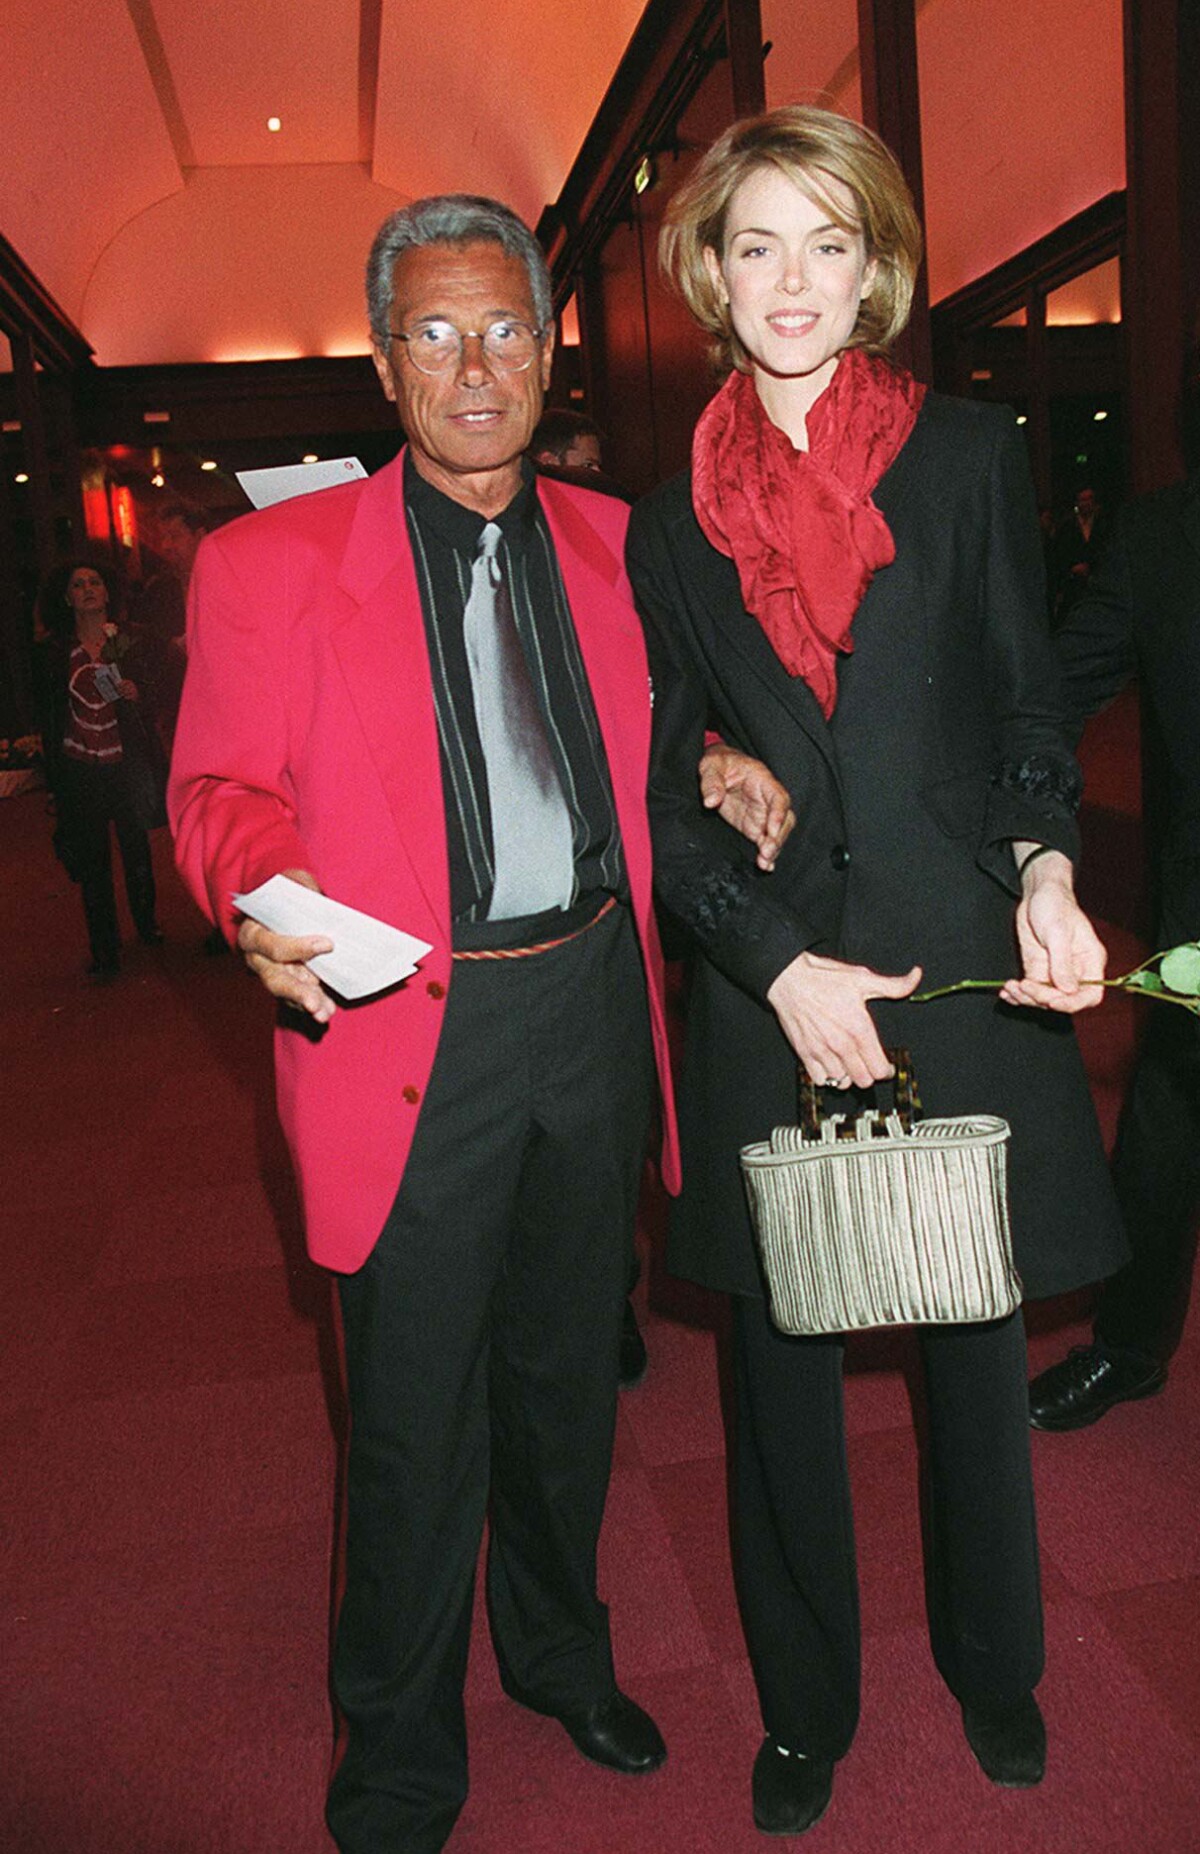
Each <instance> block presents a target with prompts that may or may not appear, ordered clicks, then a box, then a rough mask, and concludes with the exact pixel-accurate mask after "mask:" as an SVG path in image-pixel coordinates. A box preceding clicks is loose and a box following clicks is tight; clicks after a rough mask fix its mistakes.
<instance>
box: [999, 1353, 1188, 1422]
mask: <svg viewBox="0 0 1200 1854" xmlns="http://www.w3.org/2000/svg"><path fill="white" fill-rule="evenodd" d="M1166 1381H1167V1368H1166V1366H1165V1365H1160V1364H1159V1363H1158V1362H1157V1360H1155V1359H1152V1358H1145V1357H1140V1356H1139V1355H1138V1354H1137V1353H1135V1352H1110V1351H1108V1350H1107V1349H1106V1348H1105V1347H1104V1346H1103V1345H1100V1344H1096V1343H1094V1344H1092V1345H1076V1346H1072V1347H1071V1350H1070V1351H1069V1352H1068V1353H1067V1356H1066V1357H1065V1358H1064V1359H1063V1360H1062V1362H1061V1364H1058V1365H1051V1366H1050V1368H1049V1370H1048V1371H1043V1372H1041V1373H1040V1374H1039V1376H1038V1377H1036V1378H1034V1380H1033V1382H1032V1384H1031V1385H1030V1386H1029V1421H1030V1423H1031V1425H1032V1426H1033V1428H1034V1429H1050V1430H1058V1429H1086V1428H1087V1426H1088V1424H1089V1423H1095V1422H1098V1421H1099V1419H1100V1418H1101V1417H1102V1416H1103V1415H1104V1414H1105V1413H1106V1411H1108V1410H1111V1409H1112V1407H1113V1405H1114V1404H1117V1403H1130V1402H1132V1401H1133V1400H1134V1399H1135V1398H1138V1397H1153V1396H1154V1395H1155V1394H1156V1393H1157V1392H1158V1391H1160V1390H1161V1389H1162V1387H1163V1385H1164V1384H1165V1383H1166Z"/></svg>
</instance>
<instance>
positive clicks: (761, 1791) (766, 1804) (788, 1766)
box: [750, 1738, 833, 1835]
mask: <svg viewBox="0 0 1200 1854" xmlns="http://www.w3.org/2000/svg"><path fill="white" fill-rule="evenodd" d="M750 1794H751V1797H752V1799H753V1802H754V1826H755V1828H760V1829H761V1830H762V1832H763V1834H764V1835H802V1834H803V1833H804V1831H805V1829H806V1828H811V1827H812V1825H813V1823H814V1822H819V1821H820V1819H821V1817H822V1816H823V1815H824V1813H825V1811H826V1809H828V1807H829V1798H830V1797H831V1796H832V1795H833V1764H832V1762H831V1761H830V1759H829V1758H824V1757H801V1756H800V1755H799V1754H798V1753H797V1752H795V1751H785V1750H783V1749H782V1747H781V1746H779V1745H777V1744H776V1743H775V1740H774V1739H773V1738H764V1739H763V1741H762V1744H761V1745H760V1747H759V1752H758V1756H757V1757H756V1758H755V1760H754V1775H753V1777H752V1778H751V1780H750Z"/></svg>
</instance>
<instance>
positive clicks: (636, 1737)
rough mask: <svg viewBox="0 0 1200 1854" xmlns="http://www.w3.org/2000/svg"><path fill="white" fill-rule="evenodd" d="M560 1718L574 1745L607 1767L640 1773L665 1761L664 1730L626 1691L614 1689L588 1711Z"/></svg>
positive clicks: (565, 1714) (627, 1774)
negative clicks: (659, 1727)
mask: <svg viewBox="0 0 1200 1854" xmlns="http://www.w3.org/2000/svg"><path fill="white" fill-rule="evenodd" d="M559 1722H560V1724H561V1725H562V1726H563V1728H564V1730H565V1731H566V1733H567V1735H568V1737H569V1738H570V1740H571V1743H572V1744H573V1745H574V1746H575V1749H576V1750H577V1751H582V1753H583V1755H584V1757H586V1758H590V1759H591V1761H592V1763H593V1764H603V1765H604V1767H605V1769H606V1770H619V1771H620V1772H621V1774H622V1775H623V1776H626V1777H640V1776H643V1775H644V1774H645V1773H646V1772H647V1771H651V1770H657V1769H658V1767H659V1765H660V1764H663V1763H665V1762H666V1756H667V1747H666V1745H665V1744H664V1743H663V1741H662V1733H661V1732H660V1731H659V1729H658V1727H657V1725H655V1723H654V1720H653V1719H652V1718H651V1717H650V1714H649V1713H648V1712H643V1711H642V1709H641V1707H640V1706H638V1705H635V1704H634V1702H633V1700H631V1699H629V1698H627V1696H626V1695H625V1694H624V1693H621V1692H617V1691H614V1692H612V1693H610V1694H609V1696H608V1698H607V1699H604V1700H600V1701H599V1702H598V1703H597V1704H596V1705H595V1706H589V1707H588V1708H587V1710H586V1712H569V1713H562V1714H560V1715H559Z"/></svg>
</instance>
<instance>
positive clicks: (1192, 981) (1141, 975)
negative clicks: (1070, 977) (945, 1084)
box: [910, 940, 1200, 1017]
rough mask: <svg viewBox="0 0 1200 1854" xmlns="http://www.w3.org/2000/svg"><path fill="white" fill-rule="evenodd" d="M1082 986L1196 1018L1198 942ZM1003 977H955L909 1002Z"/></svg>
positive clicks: (992, 985)
mask: <svg viewBox="0 0 1200 1854" xmlns="http://www.w3.org/2000/svg"><path fill="white" fill-rule="evenodd" d="M1080 982H1081V984H1084V985H1103V986H1104V988H1105V990H1106V991H1133V992H1137V993H1138V994H1139V995H1140V996H1141V997H1143V998H1156V999H1157V1000H1158V1002H1159V1003H1160V1004H1178V1005H1180V1006H1182V1008H1183V1009H1184V1010H1185V1011H1191V1013H1192V1015H1193V1016H1194V1017H1200V941H1196V940H1186V941H1185V942H1184V943H1183V945H1182V946H1173V947H1171V948H1170V950H1169V951H1167V952H1164V953H1152V954H1151V955H1150V957H1149V959H1147V960H1144V961H1143V963H1142V964H1141V965H1140V966H1135V967H1134V968H1133V971H1132V972H1123V973H1122V974H1121V976H1120V978H1103V979H1083V980H1081V981H1080ZM1007 983H1008V980H1007V979H959V981H958V983H957V985H939V986H937V987H936V988H935V989H934V990H932V991H918V992H915V993H914V994H913V996H912V998H911V999H910V1003H912V1004H928V1002H929V1000H930V999H931V998H949V997H950V996H951V995H952V994H953V993H954V992H956V991H999V990H1000V989H1001V988H1002V986H1004V985H1007Z"/></svg>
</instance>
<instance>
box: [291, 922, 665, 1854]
mask: <svg viewBox="0 0 1200 1854" xmlns="http://www.w3.org/2000/svg"><path fill="white" fill-rule="evenodd" d="M652 1076H653V1063H652V1057H651V1050H650V1037H649V1027H648V1017H647V1010H646V999H645V981H644V977H643V973H642V964H641V956H640V953H639V951H638V947H637V942H636V937H635V934H634V930H633V927H632V924H631V921H630V918H629V915H628V913H627V911H626V910H625V909H624V908H618V909H615V910H614V911H613V912H612V913H611V914H610V915H608V916H607V917H606V918H605V919H604V920H603V921H601V922H600V923H598V924H597V925H596V926H594V927H592V928H590V929H588V931H586V932H585V933H583V934H582V935H581V936H580V937H579V938H578V939H575V940H573V941H571V942H570V943H569V944H567V945H565V946H562V947H559V948H556V949H555V950H554V951H552V952H548V953H544V954H541V955H539V956H537V957H536V958H528V959H517V960H511V961H495V962H493V961H486V962H480V963H478V964H474V963H464V964H460V965H456V967H455V973H454V980H453V983H452V985H451V987H450V992H449V997H448V1000H447V1017H446V1023H445V1026H444V1028H443V1032H442V1037H441V1041H440V1043H439V1046H438V1053H437V1059H436V1062H435V1064H434V1069H433V1074H432V1076H431V1079H430V1085H429V1089H428V1092H427V1094H426V1097H425V1100H424V1102H423V1103H422V1106H421V1118H420V1121H419V1124H418V1129H417V1137H416V1141H415V1143H414V1146H413V1151H412V1155H411V1157H410V1159H409V1163H408V1166H407V1168H406V1170H405V1174H404V1179H403V1182H402V1184H401V1186H400V1190H399V1193H398V1195H397V1198H396V1203H395V1207H394V1209H393V1211H392V1213H391V1215H390V1217H389V1219H388V1221H387V1224H386V1226H385V1228H384V1230H383V1233H382V1235H381V1236H380V1239H379V1242H378V1244H377V1245H376V1247H375V1249H374V1251H373V1252H372V1254H371V1256H370V1257H369V1259H368V1261H367V1262H366V1264H365V1266H364V1267H363V1268H362V1269H361V1270H360V1271H359V1273H358V1274H356V1275H353V1276H347V1277H344V1278H343V1279H342V1280H341V1282H340V1284H339V1285H340V1292H341V1303H342V1312H343V1320H344V1327H345V1340H346V1364H347V1378H348V1385H349V1397H350V1417H351V1440H350V1456H349V1467H348V1475H347V1502H348V1512H347V1545H346V1592H345V1597H344V1600H343V1603H342V1609H341V1615H340V1619H339V1624H338V1631H337V1640H336V1646H335V1651H334V1686H335V1690H336V1694H337V1698H338V1701H339V1704H340V1705H341V1708H342V1711H343V1713H344V1715H345V1718H346V1721H347V1726H348V1745H347V1750H346V1754H345V1758H344V1760H343V1762H342V1764H341V1767H340V1769H339V1770H338V1772H337V1774H336V1776H335V1778H334V1781H333V1784H332V1786H331V1789H330V1795H329V1804H328V1820H329V1825H330V1828H331V1829H332V1831H333V1834H334V1837H335V1839H336V1840H337V1843H338V1846H339V1847H340V1848H341V1849H342V1850H343V1854H401V1850H403V1854H433V1850H436V1849H439V1848H441V1847H442V1846H444V1844H445V1841H446V1838H447V1836H448V1835H449V1834H450V1831H451V1829H452V1827H453V1825H454V1821H455V1818H456V1817H457V1815H458V1812H459V1810H460V1809H461V1807H462V1804H463V1801H464V1800H465V1797H466V1793H467V1751H466V1730H465V1723H464V1716H463V1679H464V1673H465V1669H466V1662H467V1650H468V1644H469V1638H470V1628H471V1608H472V1593H473V1586H474V1576H475V1565H476V1559H477V1556H478V1552H479V1544H480V1538H481V1535H482V1531H483V1523H484V1517H485V1513H486V1512H488V1511H490V1521H491V1526H490V1535H489V1551H488V1564H487V1597H488V1609H489V1619H490V1623H491V1630H492V1639H493V1642H494V1645H495V1650H496V1656H497V1660H498V1662H499V1667H500V1675H501V1679H502V1682H503V1684H504V1687H505V1690H506V1691H507V1692H508V1693H510V1694H511V1695H512V1696H513V1697H514V1698H516V1699H518V1700H520V1701H522V1702H523V1703H524V1704H526V1705H529V1706H532V1707H534V1708H535V1709H537V1710H539V1711H545V1712H550V1713H562V1712H566V1711H571V1710H574V1709H576V1708H579V1707H585V1706H588V1705H591V1704H593V1703H594V1702H595V1701H597V1700H599V1699H602V1698H604V1697H605V1696H606V1695H607V1694H608V1693H609V1692H611V1690H612V1688H613V1685H614V1673H613V1665H612V1653H611V1647H610V1643H609V1632H608V1619H607V1611H606V1610H605V1608H604V1605H603V1604H602V1603H601V1602H600V1600H599V1598H598V1596H597V1592H596V1542H597V1538H598V1535H599V1531H600V1523H601V1519H602V1517H603V1512H604V1501H605V1494H606V1491H607V1486H608V1476H609V1468H610V1463H611V1457H612V1440H613V1431H614V1426H615V1421H616V1396H617V1367H618V1356H619V1346H620V1329H621V1315H622V1307H623V1303H624V1298H625V1291H626V1282H627V1277H628V1270H629V1255H630V1245H631V1242H632V1232H633V1219H634V1214H635V1210H636V1202H637V1190H638V1182H639V1177H640V1172H641V1166H642V1160H643V1157H644V1153H645V1146H646V1134H647V1127H648V1121H649V1113H650V1105H651V1088H652Z"/></svg>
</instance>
